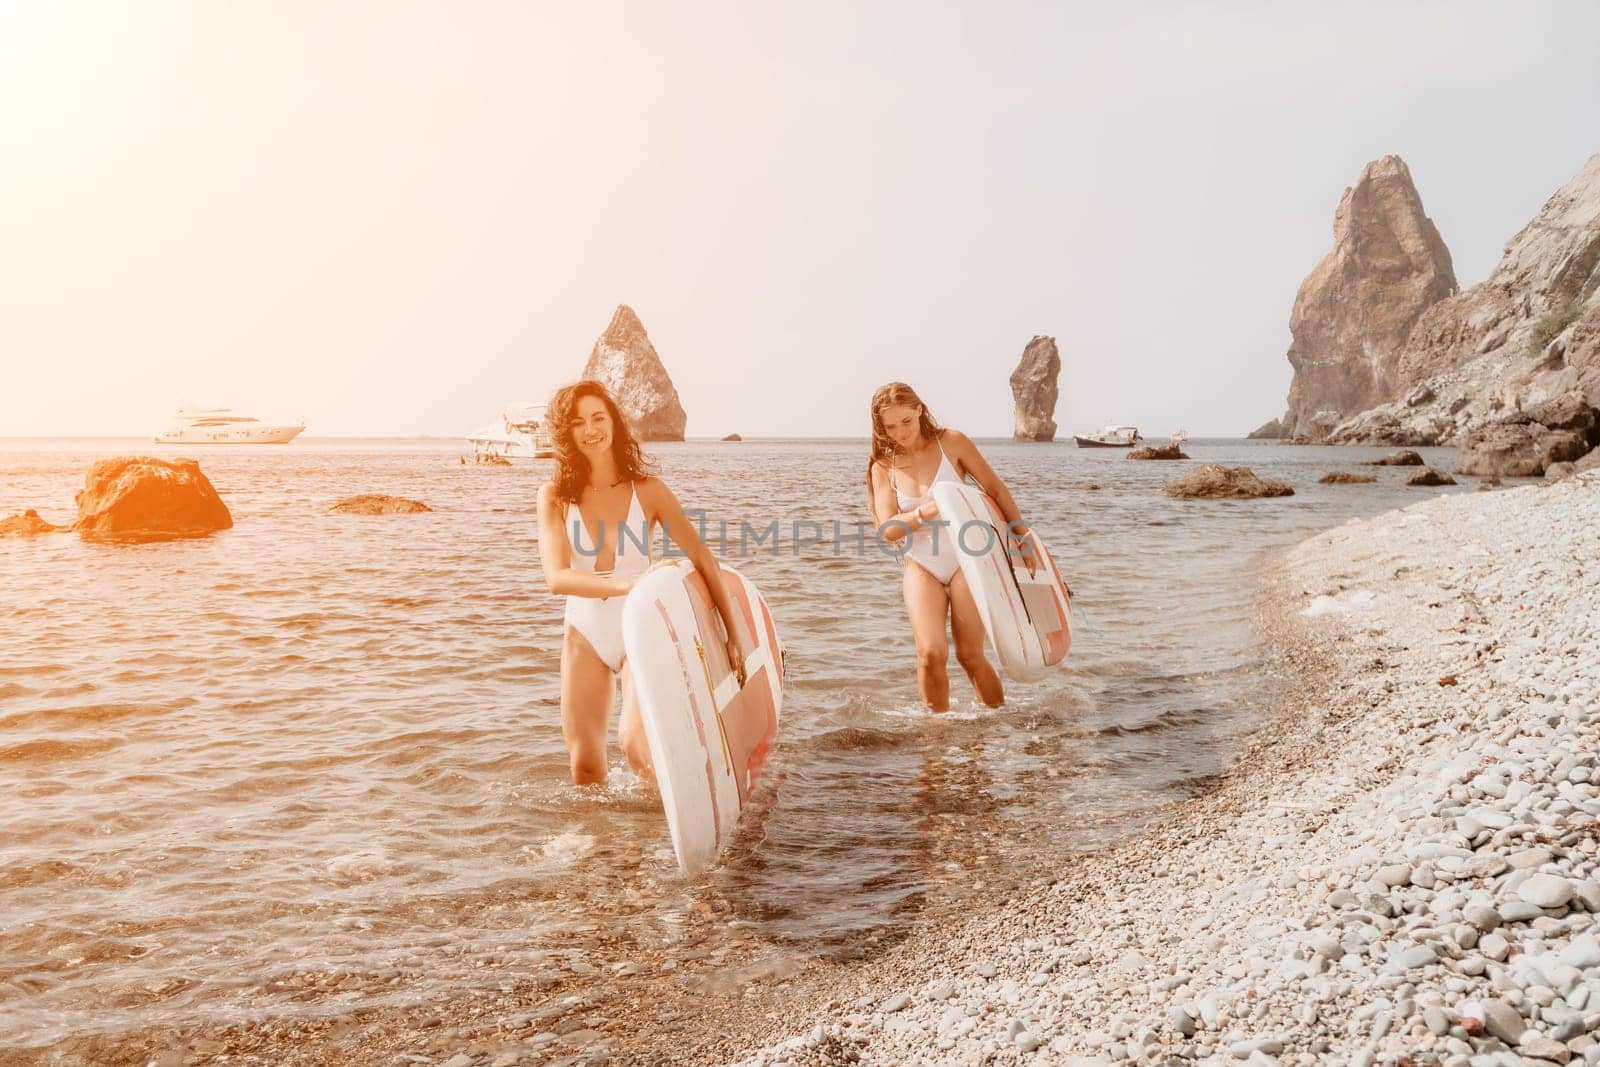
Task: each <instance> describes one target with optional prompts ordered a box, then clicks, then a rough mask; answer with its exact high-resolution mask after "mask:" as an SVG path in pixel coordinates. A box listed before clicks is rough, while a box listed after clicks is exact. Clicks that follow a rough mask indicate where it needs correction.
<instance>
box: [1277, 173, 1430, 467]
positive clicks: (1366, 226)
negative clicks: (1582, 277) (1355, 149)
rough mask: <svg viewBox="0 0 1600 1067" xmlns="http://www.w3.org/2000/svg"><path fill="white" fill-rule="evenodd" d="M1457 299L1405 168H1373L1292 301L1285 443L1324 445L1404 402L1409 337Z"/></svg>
mask: <svg viewBox="0 0 1600 1067" xmlns="http://www.w3.org/2000/svg"><path fill="white" fill-rule="evenodd" d="M1456 290H1457V286H1456V275H1455V270H1454V268H1453V267H1452V266H1451V263H1450V252H1449V250H1448V249H1447V248H1445V245H1444V241H1443V240H1442V239H1441V238H1440V237H1439V231H1438V229H1437V228H1436V227H1435V226H1434V224H1433V221H1432V220H1431V219H1429V218H1428V216H1427V215H1426V214H1425V213H1424V212H1423V210H1422V198H1421V197H1419V196H1418V195H1417V190H1416V186H1415V185H1413V184H1412V181H1411V171H1410V170H1409V169H1408V168H1407V167H1406V165H1405V162H1404V161H1403V160H1401V159H1400V157H1399V156H1384V157H1383V158H1382V159H1379V160H1376V161H1374V162H1372V163H1368V164H1367V165H1366V167H1364V168H1363V169H1362V171H1361V177H1360V178H1359V179H1357V181H1356V184H1355V185H1354V186H1352V187H1350V188H1349V189H1346V190H1345V191H1344V196H1343V197H1341V198H1340V200H1339V207H1338V210H1337V211H1335V212H1334V217H1333V250H1332V251H1330V252H1329V253H1328V254H1327V255H1326V256H1324V257H1323V259H1322V262H1320V263H1318V264H1317V266H1316V269H1315V270H1313V271H1312V272H1311V274H1310V275H1309V276H1308V277H1307V278H1306V280H1305V281H1304V282H1302V283H1301V285H1300V291H1299V293H1298V294H1297V295H1296V296H1295V301H1294V310H1293V312H1291V314H1290V316H1289V330H1290V332H1291V333H1292V334H1293V335H1294V340H1293V342H1292V343H1291V344H1290V346H1289V362H1290V364H1291V365H1293V367H1294V380H1293V382H1292V383H1291V384H1290V386H1289V410H1288V413H1287V414H1286V415H1285V416H1284V419H1283V431H1284V433H1285V434H1286V435H1292V436H1301V437H1309V438H1313V439H1320V438H1323V437H1326V436H1327V434H1328V433H1329V432H1330V431H1331V430H1332V429H1333V428H1334V426H1336V425H1337V424H1338V423H1340V422H1342V421H1344V420H1345V419H1347V418H1349V417H1350V416H1352V415H1355V414H1357V413H1359V412H1362V411H1366V410H1367V409H1368V408H1371V407H1374V406H1376V405H1379V404H1384V403H1388V402H1389V401H1392V400H1396V399H1398V398H1399V395H1400V394H1399V391H1400V388H1401V385H1400V382H1401V376H1400V357H1401V351H1402V349H1403V348H1404V347H1405V343H1406V339H1407V338H1408V337H1409V335H1410V333H1411V328H1412V327H1413V326H1414V325H1416V322H1417V319H1418V318H1419V317H1421V315H1422V313H1423V312H1425V311H1426V310H1428V308H1430V307H1432V306H1433V305H1434V304H1436V303H1438V302H1439V301H1440V300H1443V299H1445V298H1446V297H1449V296H1451V295H1453V294H1454V293H1455V292H1456Z"/></svg>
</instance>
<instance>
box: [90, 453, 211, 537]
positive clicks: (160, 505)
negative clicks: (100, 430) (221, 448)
mask: <svg viewBox="0 0 1600 1067" xmlns="http://www.w3.org/2000/svg"><path fill="white" fill-rule="evenodd" d="M232 526H233V516H232V515H230V514H228V506H227V505H226V504H224V503H223V502H222V498H221V497H220V496H218V495H217V491H216V489H215V488H213V487H212V485H211V481H210V479H208V478H207V477H206V476H205V475H204V474H202V473H201V471H200V464H199V463H196V462H195V461H194V460H192V459H174V460H165V459H156V458H154V457H152V456H122V457H119V458H117V459H103V460H101V461H100V462H98V463H96V464H95V465H94V466H92V467H90V468H89V474H88V476H87V477H86V478H85V479H84V486H83V489H81V490H80V491H79V492H78V521H77V522H75V523H73V526H72V528H73V529H74V530H77V531H78V534H79V535H80V536H82V537H85V538H89V539H104V540H128V541H165V540H170V539H173V538H180V537H204V536H205V535H206V534H209V533H215V532H216V531H218V530H226V529H229V528H230V527H232Z"/></svg>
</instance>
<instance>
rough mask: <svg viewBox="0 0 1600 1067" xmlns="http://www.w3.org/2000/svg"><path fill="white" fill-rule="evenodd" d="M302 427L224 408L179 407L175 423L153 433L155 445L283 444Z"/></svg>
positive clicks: (295, 435)
mask: <svg viewBox="0 0 1600 1067" xmlns="http://www.w3.org/2000/svg"><path fill="white" fill-rule="evenodd" d="M305 428H306V424H305V421H304V420H301V421H300V422H296V423H269V422H262V421H261V420H260V419H256V418H251V417H250V416H248V415H235V414H234V413H233V412H232V411H230V410H229V409H228V408H179V409H178V414H177V422H176V423H175V424H174V425H172V426H171V427H169V428H167V429H165V430H162V431H161V432H160V433H158V434H156V436H155V442H156V444H158V445H286V444H288V443H289V442H290V441H293V440H294V439H295V438H296V437H298V436H299V435H300V432H301V431H302V430H304V429H305Z"/></svg>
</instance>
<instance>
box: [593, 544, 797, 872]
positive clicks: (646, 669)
mask: <svg viewBox="0 0 1600 1067" xmlns="http://www.w3.org/2000/svg"><path fill="white" fill-rule="evenodd" d="M722 583H723V585H724V586H725V587H726V588H727V590H728V596H729V598H730V599H731V600H732V601H733V606H734V608H735V610H736V611H737V612H738V616H739V618H738V621H739V624H740V629H741V631H742V632H741V634H740V638H741V640H742V641H743V643H744V648H745V652H746V653H747V656H746V659H745V684H744V686H743V688H741V687H740V685H739V679H738V677H737V676H736V675H735V673H734V670H733V665H732V664H731V663H729V662H728V649H727V637H726V635H725V632H724V630H723V625H722V616H721V615H719V614H718V613H717V609H716V605H715V604H714V603H713V602H712V600H711V593H710V590H709V589H707V587H706V583H705V579H703V578H701V577H700V574H699V572H697V571H696V570H695V569H694V565H693V564H692V563H690V562H689V561H688V560H679V561H677V562H676V563H674V564H673V565H672V566H668V567H660V568H658V569H656V570H653V571H651V572H650V573H649V574H647V575H645V576H644V577H643V578H642V579H640V581H639V583H638V584H637V585H635V586H634V587H633V591H632V592H630V593H629V594H628V599H627V601H625V602H624V604H623V608H622V644H623V648H624V649H625V650H626V652H627V656H628V670H629V674H630V676H631V678H632V681H633V688H634V693H635V694H636V696H637V698H638V701H639V714H640V717H641V718H642V719H643V721H644V732H645V738H646V739H647V740H648V741H649V743H650V759H651V762H652V764H653V765H654V767H655V775H656V784H657V786H658V787H659V788H660V790H661V804H662V807H663V808H664V809H665V810H666V815H667V826H668V828H669V829H670V830H671V831H672V847H673V850H674V851H676V852H677V854H678V866H679V867H681V868H682V869H683V872H684V873H685V874H689V875H695V874H699V873H700V872H701V871H703V870H705V869H706V868H707V867H709V866H711V865H712V864H713V863H715V862H716V859H717V857H718V856H719V855H720V854H721V853H722V850H723V848H725V847H726V846H727V843H728V840H729V838H731V837H732V836H733V830H734V827H735V825H737V824H738V822H739V813H740V812H741V811H742V810H743V809H744V806H745V804H746V803H747V802H748V800H749V798H750V793H751V791H752V790H753V789H754V788H755V783H756V779H757V778H758V776H759V775H760V773H761V768H762V765H763V764H764V763H765V762H766V758H767V754H768V753H769V752H770V751H771V749H772V744H773V741H774V740H775V739H776V738H777V734H778V711H779V709H780V708H781V707H782V705H783V653H782V651H781V649H782V646H781V645H779V643H778V631H777V627H776V626H775V625H774V624H773V621H772V613H771V612H770V611H769V610H767V602H766V601H765V600H763V599H761V594H760V593H759V592H757V591H756V587H755V586H754V585H753V584H751V582H750V581H749V580H748V579H746V578H745V577H744V576H743V575H742V574H740V573H739V572H737V571H735V570H732V569H730V568H728V567H723V568H722Z"/></svg>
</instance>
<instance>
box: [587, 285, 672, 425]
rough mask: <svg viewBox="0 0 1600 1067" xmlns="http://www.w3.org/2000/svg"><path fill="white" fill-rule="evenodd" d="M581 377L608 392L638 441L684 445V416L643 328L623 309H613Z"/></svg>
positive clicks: (637, 317)
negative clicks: (680, 442)
mask: <svg viewBox="0 0 1600 1067" xmlns="http://www.w3.org/2000/svg"><path fill="white" fill-rule="evenodd" d="M583 376H584V377H585V378H592V379H594V380H595V381H597V382H600V383H601V384H602V385H604V386H605V387H606V388H607V389H609V390H610V391H611V395H612V396H614V397H616V400H617V405H618V406H619V407H621V408H622V414H623V415H624V416H625V417H626V418H627V420H628V422H629V424H630V425H631V426H632V427H633V432H634V435H635V436H637V437H638V438H639V439H640V440H642V441H681V440H683V430H684V427H685V426H686V425H687V424H688V422H689V416H687V415H686V414H684V411H683V405H682V404H681V403H679V402H678V390H677V389H676V388H674V387H673V384H672V379H671V378H670V377H668V375H667V368H666V367H665V366H664V365H663V364H662V362H661V357H660V356H658V355H657V354H656V346H655V345H653V344H651V343H650V335H649V334H647V333H645V332H644V324H643V323H641V322H640V321H639V316H637V315H635V314H634V313H633V309H632V308H631V307H629V306H628V305H627V304H618V305H617V310H616V314H614V315H612V316H611V325H609V326H607V327H606V332H605V333H603V334H601V335H600V339H599V340H597V341H596V342H595V343H594V350H593V351H591V352H590V353H589V362H587V363H585V364H584V365H583Z"/></svg>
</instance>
